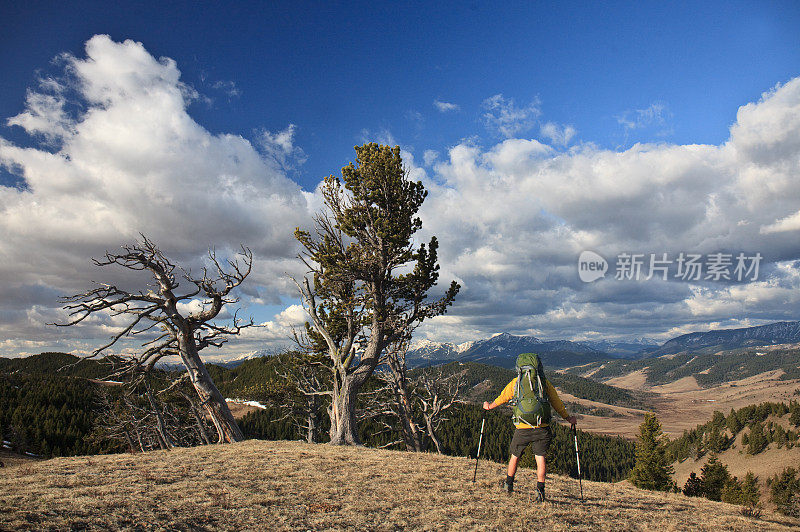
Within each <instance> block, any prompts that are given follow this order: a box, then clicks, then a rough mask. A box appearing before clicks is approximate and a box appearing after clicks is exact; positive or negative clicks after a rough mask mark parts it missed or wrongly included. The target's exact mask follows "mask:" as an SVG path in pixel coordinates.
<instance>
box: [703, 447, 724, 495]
mask: <svg viewBox="0 0 800 532" xmlns="http://www.w3.org/2000/svg"><path fill="white" fill-rule="evenodd" d="M730 478H731V475H730V473H728V466H726V465H725V464H723V463H722V462H720V461H719V460H718V459H717V455H716V453H711V455H710V456H709V457H708V462H706V465H704V466H703V468H702V469H701V470H700V480H701V482H702V483H703V495H705V497H706V498H707V499H711V500H712V501H718V500H720V499H721V498H722V489H723V488H724V487H725V483H726V482H728V481H729V480H730Z"/></svg>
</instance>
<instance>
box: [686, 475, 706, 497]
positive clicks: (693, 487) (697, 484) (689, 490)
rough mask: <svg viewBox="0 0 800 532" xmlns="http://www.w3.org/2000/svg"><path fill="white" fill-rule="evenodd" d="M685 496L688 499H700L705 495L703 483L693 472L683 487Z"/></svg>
mask: <svg viewBox="0 0 800 532" xmlns="http://www.w3.org/2000/svg"><path fill="white" fill-rule="evenodd" d="M683 494H684V495H686V496H687V497H700V496H701V495H703V482H702V481H701V480H700V479H699V478H698V477H697V475H696V474H695V472H694V471H692V472H691V474H690V475H689V478H687V479H686V484H684V485H683Z"/></svg>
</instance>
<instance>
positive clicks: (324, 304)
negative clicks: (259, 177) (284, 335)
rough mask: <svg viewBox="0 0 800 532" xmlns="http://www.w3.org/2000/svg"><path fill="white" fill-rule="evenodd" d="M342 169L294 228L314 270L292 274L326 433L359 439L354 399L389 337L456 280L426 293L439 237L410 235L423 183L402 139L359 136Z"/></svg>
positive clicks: (397, 337) (407, 331)
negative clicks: (310, 214)
mask: <svg viewBox="0 0 800 532" xmlns="http://www.w3.org/2000/svg"><path fill="white" fill-rule="evenodd" d="M355 150H356V164H353V163H351V164H349V165H348V166H345V167H344V168H342V178H341V179H339V178H338V177H335V176H333V175H330V176H328V177H326V178H325V182H324V184H323V185H322V187H321V189H322V195H323V197H324V202H325V210H324V211H323V212H322V213H320V214H319V215H318V216H317V217H316V218H315V222H316V223H315V230H314V232H313V233H312V232H309V231H302V230H300V229H299V228H298V229H297V230H296V231H295V237H296V238H297V240H298V241H299V242H300V244H301V245H302V247H303V252H302V254H301V260H302V261H303V262H304V263H305V265H306V266H307V267H308V269H309V270H310V272H311V273H312V275H311V276H310V278H309V277H306V278H304V279H302V280H299V281H296V283H297V287H298V288H299V290H300V292H301V296H302V300H303V304H304V306H305V308H306V310H307V311H308V313H309V315H310V316H311V324H312V325H313V331H312V330H311V329H310V332H311V336H312V338H311V340H312V342H314V343H316V344H323V345H324V348H325V351H326V352H327V356H328V358H329V359H330V364H329V368H330V371H331V383H332V389H331V390H330V392H331V408H330V409H329V414H330V416H329V417H330V422H331V424H330V430H329V432H330V443H331V444H334V445H355V444H358V443H359V442H360V440H359V435H358V431H357V426H356V402H357V400H358V395H359V393H360V392H361V391H362V388H363V386H364V385H365V383H366V382H367V380H368V379H369V378H370V377H371V376H372V373H373V371H374V370H375V368H376V367H377V366H378V362H379V361H380V360H381V357H382V356H383V354H384V351H385V350H386V348H387V347H389V346H391V345H392V344H395V343H397V342H400V341H403V340H406V339H408V338H410V335H411V331H412V330H413V329H414V328H415V327H416V326H418V325H419V324H420V323H421V322H422V321H423V320H425V319H428V318H433V317H434V316H438V315H440V314H443V313H444V312H445V311H446V310H447V307H448V306H450V305H451V304H452V302H453V299H454V298H455V296H456V294H457V293H458V290H459V288H460V286H459V285H458V283H456V282H455V281H453V282H452V283H451V284H450V288H449V289H448V290H447V291H446V292H445V294H444V296H443V297H441V298H440V299H438V300H431V299H429V298H428V291H429V290H430V289H431V288H433V286H434V285H435V284H436V282H437V280H438V277H439V272H438V270H439V265H438V262H437V261H438V259H437V250H438V246H439V244H438V241H437V240H436V237H433V238H431V240H430V243H429V244H428V245H427V246H426V245H425V244H422V243H421V244H419V246H418V247H417V246H416V245H415V237H414V234H415V233H416V232H417V231H418V230H419V229H421V228H422V220H421V219H420V218H419V217H418V216H417V213H418V211H419V208H420V207H421V206H422V203H423V201H424V200H425V196H426V195H427V192H426V191H425V187H424V186H423V185H422V182H420V181H418V182H413V181H411V180H410V179H409V178H408V173H407V172H406V170H405V168H404V167H403V161H402V158H401V157H400V148H399V147H397V146H395V147H394V148H391V147H389V146H379V145H378V144H374V143H368V144H364V145H363V146H358V147H356V148H355Z"/></svg>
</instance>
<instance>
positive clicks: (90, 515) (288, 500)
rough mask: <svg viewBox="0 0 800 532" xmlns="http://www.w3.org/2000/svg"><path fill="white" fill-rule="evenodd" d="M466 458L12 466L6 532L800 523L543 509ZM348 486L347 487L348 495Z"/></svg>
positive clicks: (294, 456)
mask: <svg viewBox="0 0 800 532" xmlns="http://www.w3.org/2000/svg"><path fill="white" fill-rule="evenodd" d="M474 464H475V462H474V461H473V460H469V459H467V458H456V457H447V456H438V455H431V454H419V453H406V452H398V451H386V450H377V449H368V448H341V447H330V446H327V445H308V444H303V443H298V442H286V441H283V442H268V441H260V440H250V441H246V442H241V443H236V444H231V445H224V446H202V447H196V448H186V449H175V450H172V451H156V452H149V453H143V454H136V455H131V454H125V455H106V456H81V457H70V458H54V459H51V460H46V461H8V462H7V464H6V467H5V468H4V470H3V475H2V476H0V529H13V530H17V529H48V528H57V529H70V528H72V529H75V528H80V529H83V528H89V529H137V530H150V529H178V530H186V529H193V530H220V529H223V530H234V529H236V530H241V529H259V530H264V529H274V530H327V529H332V530H336V529H361V530H395V529H426V530H474V529H490V530H496V529H513V530H521V529H523V528H527V527H530V526H531V523H535V524H536V527H537V528H540V529H545V530H662V531H663V530H718V529H727V530H748V531H750V530H790V529H797V527H798V526H800V521H798V520H793V519H790V518H787V517H784V516H779V515H774V514H769V513H767V514H765V515H764V516H762V517H761V518H760V519H751V518H746V517H743V516H741V515H740V514H739V508H738V507H736V506H732V505H728V504H723V503H715V502H711V501H707V500H704V499H697V498H688V497H684V496H682V495H675V494H662V493H653V492H647V491H641V490H638V489H635V488H632V487H630V485H629V484H627V483H617V484H609V483H597V482H584V485H583V490H584V495H585V500H584V501H580V499H579V497H578V484H577V481H576V480H574V479H570V478H568V477H560V476H551V477H550V480H549V482H548V486H547V489H548V497H549V501H548V502H547V503H545V504H544V505H540V504H537V503H535V502H534V497H533V491H534V489H533V486H534V484H535V472H534V471H531V470H525V469H523V470H520V472H519V473H518V481H517V489H518V491H517V493H515V494H514V496H513V497H508V496H506V495H505V494H503V493H501V492H500V491H499V489H498V488H497V480H498V479H499V478H501V476H502V475H503V471H504V468H505V467H504V465H503V464H497V463H490V462H485V461H481V463H480V466H479V470H478V481H477V482H476V483H475V484H473V483H472V472H473V467H474ZM339 481H341V482H339Z"/></svg>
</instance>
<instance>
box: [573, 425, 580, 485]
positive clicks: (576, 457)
mask: <svg viewBox="0 0 800 532" xmlns="http://www.w3.org/2000/svg"><path fill="white" fill-rule="evenodd" d="M572 434H573V436H575V462H576V463H577V464H578V485H580V487H581V500H583V482H582V481H581V457H580V455H579V454H578V429H577V428H576V427H575V425H572Z"/></svg>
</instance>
